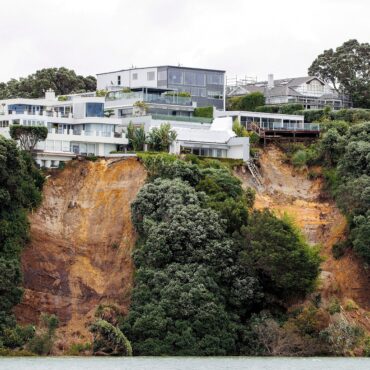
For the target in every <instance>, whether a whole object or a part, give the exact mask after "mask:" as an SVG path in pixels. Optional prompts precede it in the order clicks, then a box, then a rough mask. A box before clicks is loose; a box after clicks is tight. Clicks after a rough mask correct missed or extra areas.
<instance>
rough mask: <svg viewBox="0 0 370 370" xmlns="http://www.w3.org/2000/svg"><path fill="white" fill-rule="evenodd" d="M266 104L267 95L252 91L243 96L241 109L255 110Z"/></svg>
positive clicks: (240, 104)
mask: <svg viewBox="0 0 370 370" xmlns="http://www.w3.org/2000/svg"><path fill="white" fill-rule="evenodd" d="M264 104H265V96H264V95H263V94H262V93H261V92H259V91H256V92H252V93H250V94H247V95H245V96H243V97H242V98H241V99H240V102H239V110H246V111H252V112H253V111H254V110H255V109H256V108H257V107H260V106H261V105H264Z"/></svg>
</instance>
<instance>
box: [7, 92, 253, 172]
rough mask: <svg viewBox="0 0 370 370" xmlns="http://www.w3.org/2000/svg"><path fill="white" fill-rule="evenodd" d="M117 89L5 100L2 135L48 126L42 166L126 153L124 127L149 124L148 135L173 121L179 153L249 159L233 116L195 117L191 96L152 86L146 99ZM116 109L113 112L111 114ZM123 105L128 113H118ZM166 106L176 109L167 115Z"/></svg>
mask: <svg viewBox="0 0 370 370" xmlns="http://www.w3.org/2000/svg"><path fill="white" fill-rule="evenodd" d="M142 93H143V94H144V92H142ZM112 94H113V96H110V95H108V96H107V97H106V98H104V97H96V96H95V93H94V92H92V93H85V94H79V95H69V96H65V97H56V96H55V94H54V92H53V91H51V90H49V91H47V92H46V94H45V97H44V98H42V99H24V98H17V99H8V100H2V101H0V134H1V135H4V136H5V137H7V138H9V137H10V135H9V127H10V126H11V125H15V124H19V125H25V126H44V127H47V128H48V136H47V138H46V140H45V141H41V142H39V143H38V144H37V146H36V150H35V152H34V155H35V159H36V162H37V163H38V164H39V165H40V166H41V167H57V166H59V164H60V163H61V162H66V161H68V160H70V159H72V158H74V157H76V156H77V155H82V156H89V155H94V156H111V152H112V151H113V152H115V151H120V152H125V151H126V148H127V145H128V139H127V138H126V134H125V132H126V129H127V126H128V124H129V123H130V122H132V123H133V124H135V125H138V126H139V125H142V126H144V128H145V131H146V133H147V134H148V133H149V132H150V131H151V130H152V129H153V128H154V127H159V126H160V125H161V124H162V123H170V124H171V127H172V128H173V129H174V130H175V131H176V133H177V138H176V140H175V141H174V142H173V143H172V145H171V147H170V148H169V150H170V152H171V153H174V154H180V153H194V154H197V155H203V156H209V157H220V158H235V159H243V160H244V161H247V160H248V159H249V139H248V138H237V137H236V135H235V133H234V132H233V131H232V119H231V118H230V117H226V118H217V119H215V120H213V119H211V118H203V117H192V116H191V115H190V113H191V111H192V110H193V109H194V105H193V103H192V100H191V99H190V98H186V99H183V97H178V96H167V97H166V96H164V97H161V95H160V94H159V95H158V94H154V93H153V92H147V91H145V94H147V95H146V97H145V98H143V96H142V95H140V96H137V94H139V92H136V93H130V94H134V95H133V96H132V95H129V96H123V97H122V96H121V93H120V92H118V93H117V92H114V93H112ZM149 94H153V96H150V95H149ZM148 100H149V101H148ZM137 101H140V102H143V101H145V102H146V104H147V103H149V104H148V106H149V107H151V108H152V109H153V110H154V112H147V109H148V107H145V108H143V107H142V106H136V105H135V103H136V102H137ZM112 110H113V113H114V116H111V117H106V114H107V112H109V113H112ZM120 110H124V111H125V113H123V112H121V113H118V112H120ZM166 110H170V111H171V112H175V113H176V114H175V115H174V114H171V115H169V114H164V113H165V112H166Z"/></svg>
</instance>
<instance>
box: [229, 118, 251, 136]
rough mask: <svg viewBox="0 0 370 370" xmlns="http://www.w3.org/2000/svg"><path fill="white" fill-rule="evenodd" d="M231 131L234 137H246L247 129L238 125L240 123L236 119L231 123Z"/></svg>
mask: <svg viewBox="0 0 370 370" xmlns="http://www.w3.org/2000/svg"><path fill="white" fill-rule="evenodd" d="M233 131H234V132H235V135H236V136H238V137H246V136H248V131H247V129H246V128H245V127H244V126H242V125H241V124H240V122H239V120H238V119H237V118H236V119H235V120H234V122H233Z"/></svg>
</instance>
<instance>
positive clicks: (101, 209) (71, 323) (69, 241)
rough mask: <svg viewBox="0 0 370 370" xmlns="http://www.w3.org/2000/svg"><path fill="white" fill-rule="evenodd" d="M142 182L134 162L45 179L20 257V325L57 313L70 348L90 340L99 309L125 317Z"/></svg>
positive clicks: (88, 165) (80, 166) (72, 168)
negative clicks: (133, 212) (134, 208)
mask: <svg viewBox="0 0 370 370" xmlns="http://www.w3.org/2000/svg"><path fill="white" fill-rule="evenodd" d="M145 178H146V172H145V170H144V168H143V166H142V165H141V164H140V163H139V162H138V161H137V160H136V159H126V160H121V161H118V162H116V163H114V162H112V161H111V162H109V161H105V160H101V161H99V162H95V163H93V162H89V161H83V162H78V161H73V162H70V163H69V164H68V166H67V167H66V168H65V169H64V170H63V171H61V172H56V173H54V174H52V175H51V177H49V178H48V180H47V182H46V184H45V187H44V191H43V193H44V198H43V203H42V205H41V207H40V208H39V209H38V211H37V212H36V213H35V214H33V215H31V216H30V223H31V243H30V245H29V246H28V247H27V248H26V249H25V250H24V253H23V255H22V266H23V274H24V287H25V294H24V298H23V301H22V303H21V304H20V305H18V306H17V307H16V309H15V312H16V316H17V319H18V320H19V321H20V322H23V323H30V322H37V320H38V318H39V315H40V313H41V312H48V313H55V314H56V315H58V317H59V320H60V322H61V324H62V325H63V327H62V329H61V331H62V334H63V335H62V336H61V335H60V337H63V336H64V337H65V338H66V342H67V338H68V340H70V339H71V337H81V336H82V337H84V336H88V333H87V330H86V327H85V324H86V323H87V322H88V321H89V320H90V319H91V318H92V315H93V313H94V310H95V307H96V306H97V305H98V304H99V303H106V302H114V303H116V304H118V305H119V306H120V307H121V309H122V311H125V310H126V309H127V305H128V300H129V295H130V291H131V285H132V261H131V250H132V247H133V245H134V242H135V234H134V230H133V227H132V224H131V218H130V204H131V202H132V201H133V200H134V199H135V197H136V194H137V192H138V190H139V189H140V188H141V186H142V185H143V183H144V181H145Z"/></svg>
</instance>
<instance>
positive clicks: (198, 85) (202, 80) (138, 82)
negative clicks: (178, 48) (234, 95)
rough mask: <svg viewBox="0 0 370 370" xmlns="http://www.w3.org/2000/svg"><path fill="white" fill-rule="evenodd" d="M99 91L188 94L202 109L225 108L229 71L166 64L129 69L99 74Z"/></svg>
mask: <svg viewBox="0 0 370 370" xmlns="http://www.w3.org/2000/svg"><path fill="white" fill-rule="evenodd" d="M96 76H97V89H98V90H108V91H117V90H122V89H124V88H129V89H131V90H136V89H143V88H144V89H146V88H148V89H157V90H163V91H166V90H171V91H173V92H177V93H183V92H186V93H188V94H190V96H191V97H192V100H193V101H194V102H196V103H197V106H198V107H205V106H212V107H213V106H214V107H216V108H217V109H223V108H224V104H225V94H224V91H225V71H223V70H218V69H208V68H193V67H183V66H171V65H162V66H155V67H143V68H136V67H133V68H128V69H121V70H118V71H112V72H104V73H98V74H97V75H96Z"/></svg>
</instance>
